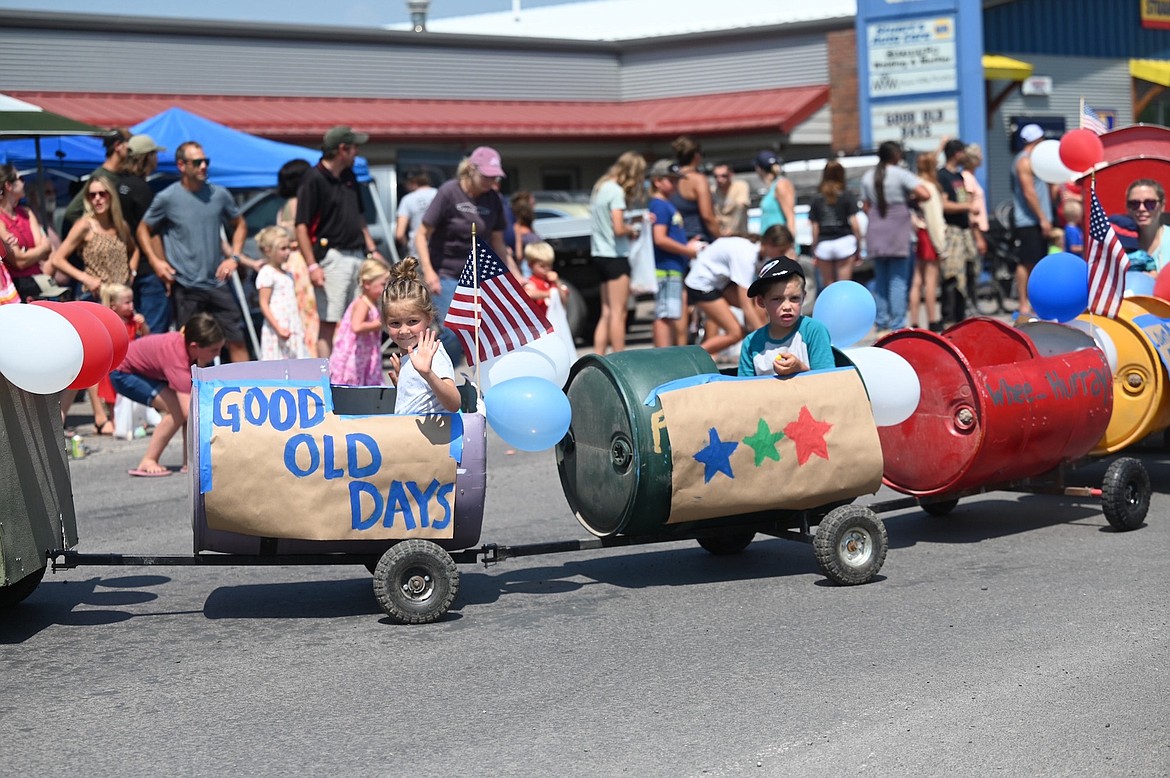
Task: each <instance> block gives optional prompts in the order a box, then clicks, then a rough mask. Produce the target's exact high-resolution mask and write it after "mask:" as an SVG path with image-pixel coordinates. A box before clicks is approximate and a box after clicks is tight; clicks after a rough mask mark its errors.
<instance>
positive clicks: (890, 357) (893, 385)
mask: <svg viewBox="0 0 1170 778" xmlns="http://www.w3.org/2000/svg"><path fill="white" fill-rule="evenodd" d="M845 356H847V357H849V359H850V361H852V362H853V364H854V365H855V366H856V367H857V372H858V373H860V374H861V380H862V382H863V383H864V384H865V390H866V392H868V393H869V403H870V405H871V406H872V407H873V420H874V423H875V424H877V426H879V427H893V426H894V425H896V424H901V423H902V422H904V421H906V419H909V418H910V416H911V415H912V414H913V413H914V411H915V410H916V409H917V408H918V401H919V399H920V398H921V397H922V385H921V384H920V383H919V381H918V373H917V372H915V370H914V367H913V366H912V365H911V364H910V363H909V362H907V361H906V359H905V357H903V356H902V355H901V354H896V353H894V352H893V351H890V350H888V349H884V348H875V347H874V346H861V347H859V348H850V349H845Z"/></svg>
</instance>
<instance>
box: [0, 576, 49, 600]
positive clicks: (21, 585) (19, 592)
mask: <svg viewBox="0 0 1170 778" xmlns="http://www.w3.org/2000/svg"><path fill="white" fill-rule="evenodd" d="M44 577H45V568H43V567H42V568H41V569H40V570H37V571H36V572H35V573H31V574H29V575H26V576H25V577H24V578H21V579H20V580H19V581H17V582H16V583H14V584H9V585H8V586H0V610H4V609H5V608H11V607H12V606H14V605H16V604H17V603H19V602H21V601H23V600H24V599H25V598H26V597H28V596H29V595H30V594H32V593H33V592H34V591H36V588H37V586H38V585H39V584H40V583H41V579H42V578H44Z"/></svg>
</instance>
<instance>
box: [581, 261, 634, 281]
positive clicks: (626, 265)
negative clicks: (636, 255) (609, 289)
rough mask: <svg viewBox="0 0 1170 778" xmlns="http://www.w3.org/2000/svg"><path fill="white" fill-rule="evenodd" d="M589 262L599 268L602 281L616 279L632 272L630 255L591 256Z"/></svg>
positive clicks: (598, 272) (598, 271)
mask: <svg viewBox="0 0 1170 778" xmlns="http://www.w3.org/2000/svg"><path fill="white" fill-rule="evenodd" d="M589 264H591V265H593V267H595V268H597V274H598V275H599V276H601V280H602V281H616V280H618V279H619V278H621V277H622V276H628V275H629V274H630V260H629V257H590V258H589Z"/></svg>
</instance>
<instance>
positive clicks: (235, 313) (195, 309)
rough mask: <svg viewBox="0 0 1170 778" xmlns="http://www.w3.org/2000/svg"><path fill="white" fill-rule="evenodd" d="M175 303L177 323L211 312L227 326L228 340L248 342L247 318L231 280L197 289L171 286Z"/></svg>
mask: <svg viewBox="0 0 1170 778" xmlns="http://www.w3.org/2000/svg"><path fill="white" fill-rule="evenodd" d="M171 299H172V300H173V301H174V304H175V327H176V329H181V328H182V326H183V325H184V324H186V323H187V319H190V318H191V317H192V316H194V315H195V314H197V313H208V314H211V317H212V318H213V319H215V321H216V322H217V323H218V324H219V326H220V328H221V329H222V330H223V338H224V340H226V341H227V342H228V343H243V342H244V319H243V316H242V315H241V313H240V303H239V301H238V300H236V297H235V295H234V294H232V290H231V288H230V287H229V286H228V285H227V284H223V285H222V286H216V287H212V288H211V289H197V288H194V287H190V286H182V285H180V284H175V285H174V286H172V287H171Z"/></svg>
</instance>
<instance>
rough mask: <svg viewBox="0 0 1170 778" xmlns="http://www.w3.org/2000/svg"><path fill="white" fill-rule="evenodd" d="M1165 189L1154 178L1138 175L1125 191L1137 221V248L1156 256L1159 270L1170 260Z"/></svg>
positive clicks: (1129, 208) (1131, 214)
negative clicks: (1165, 211)
mask: <svg viewBox="0 0 1170 778" xmlns="http://www.w3.org/2000/svg"><path fill="white" fill-rule="evenodd" d="M1165 202H1166V192H1165V190H1164V189H1162V185H1161V184H1159V183H1158V182H1157V181H1155V180H1153V179H1152V178H1139V179H1138V180H1136V181H1134V182H1133V183H1132V184H1130V185H1129V189H1127V190H1126V192H1125V207H1126V210H1127V211H1128V212H1129V215H1130V216H1132V217H1133V220H1134V221H1135V222H1137V231H1138V248H1140V249H1141V250H1142V251H1144V252H1146V253H1147V254H1149V255H1150V256H1151V257H1153V258H1154V262H1155V263H1156V264H1157V268H1158V270H1161V269H1162V268H1163V267H1165V266H1166V265H1168V264H1170V227H1167V226H1166V225H1164V224H1162V210H1163V208H1164V206H1165Z"/></svg>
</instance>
